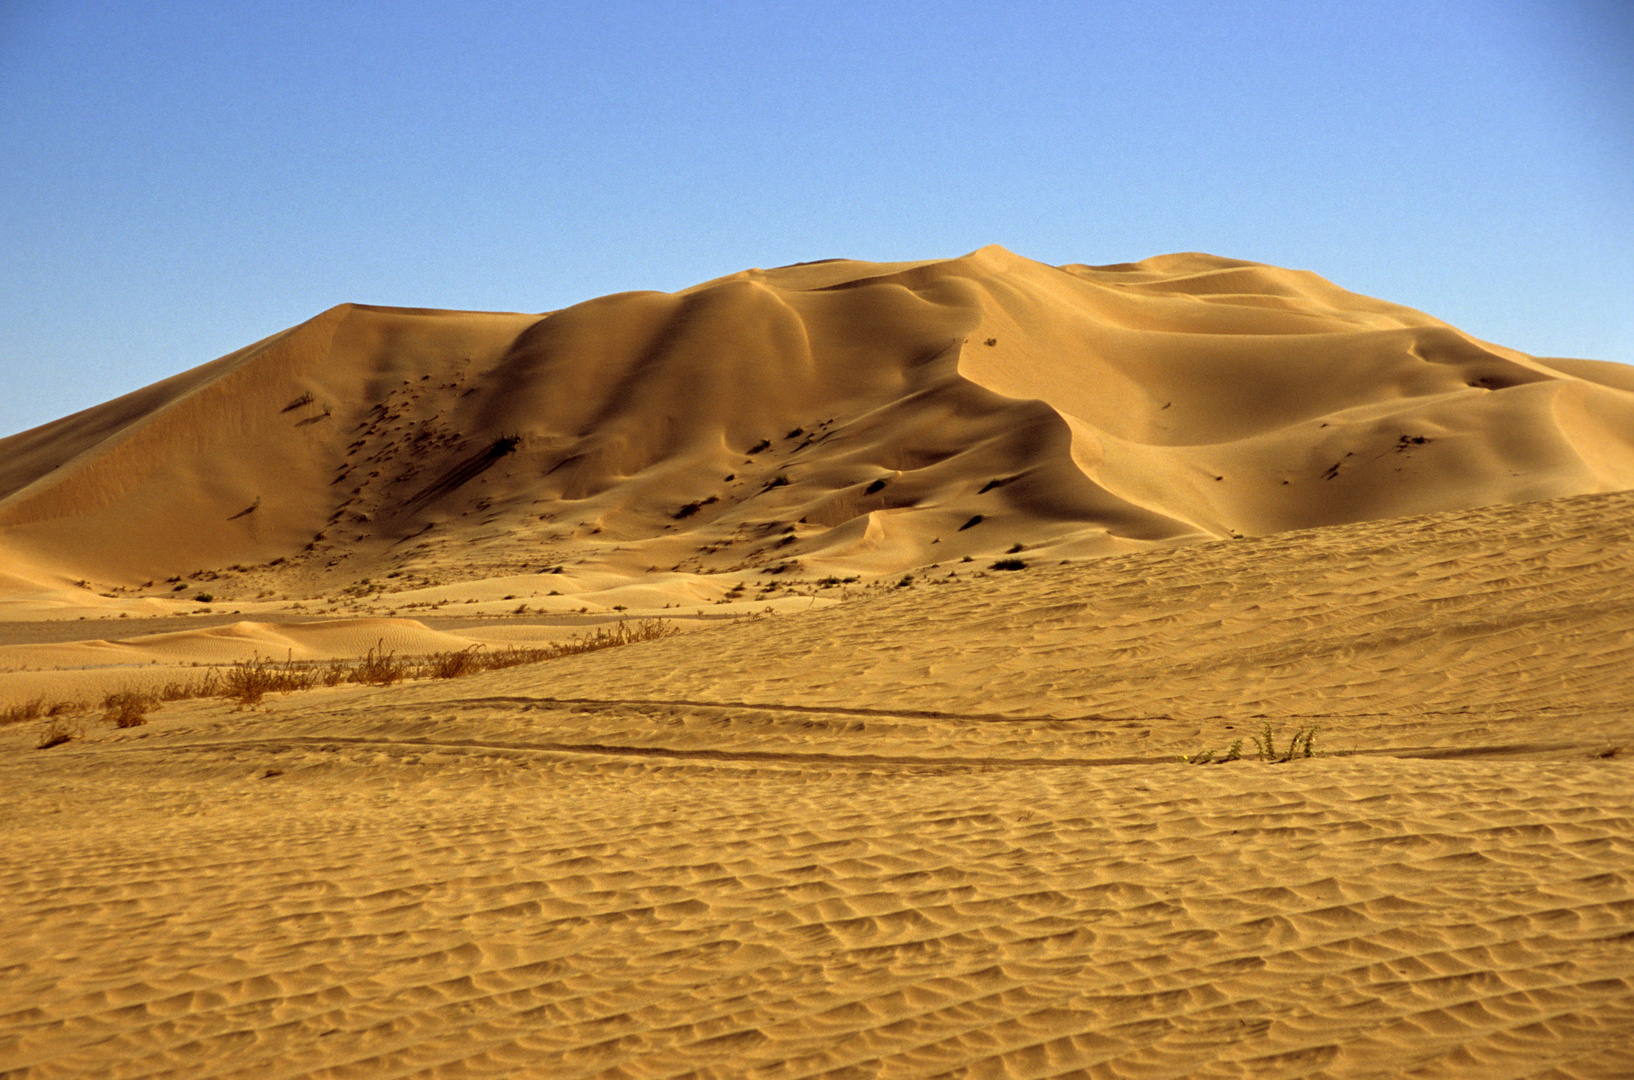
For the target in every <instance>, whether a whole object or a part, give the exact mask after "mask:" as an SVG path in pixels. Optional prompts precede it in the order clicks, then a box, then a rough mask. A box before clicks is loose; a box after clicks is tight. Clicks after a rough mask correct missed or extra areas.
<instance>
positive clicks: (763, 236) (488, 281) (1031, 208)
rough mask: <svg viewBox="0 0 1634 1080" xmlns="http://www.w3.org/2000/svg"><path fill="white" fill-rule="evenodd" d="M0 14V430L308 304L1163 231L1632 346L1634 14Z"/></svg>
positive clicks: (236, 344) (219, 347)
mask: <svg viewBox="0 0 1634 1080" xmlns="http://www.w3.org/2000/svg"><path fill="white" fill-rule="evenodd" d="M1150 11H1151V9H1150V8H1149V7H1147V6H1146V5H1140V4H1135V3H1132V2H1121V3H1108V4H1102V5H1095V6H1094V8H1093V9H1092V10H1085V9H1083V8H1080V7H1076V6H1072V5H1066V4H1038V5H1032V6H1030V7H1029V8H1028V10H1027V11H1025V12H1022V13H1019V14H1017V13H1014V12H1010V11H1007V10H1005V9H1001V8H1000V7H998V6H996V5H993V4H988V3H960V4H955V5H951V6H950V5H940V6H938V7H935V8H932V7H930V6H928V5H896V6H893V7H892V8H890V9H889V10H888V11H886V12H883V13H881V12H878V11H876V10H874V9H872V8H865V7H863V6H862V5H857V4H846V5H840V6H837V7H831V8H829V9H825V12H824V15H823V16H822V18H821V19H816V18H803V17H801V16H799V15H796V14H787V13H782V12H776V13H768V12H765V11H762V10H760V9H758V8H756V7H753V6H750V5H744V4H726V5H721V6H717V7H714V8H711V9H710V11H709V12H707V13H704V14H697V13H692V12H685V13H679V12H675V11H672V10H669V9H666V8H661V7H657V6H654V5H647V4H633V3H625V4H618V5H613V6H602V7H597V8H595V9H590V8H583V9H569V10H565V11H563V10H556V9H552V10H551V11H550V12H548V13H541V12H536V11H532V10H529V9H524V8H518V7H514V6H510V5H502V4H488V5H482V6H481V7H479V8H477V9H475V13H474V14H473V9H472V8H471V7H470V6H469V5H462V6H460V7H458V8H456V7H453V6H452V5H446V4H442V3H433V2H427V3H417V4H411V5H407V6H404V7H402V8H400V9H396V10H394V17H393V19H392V20H391V21H389V22H385V21H381V20H379V19H378V18H376V17H375V16H374V14H373V10H372V9H369V8H366V7H364V6H363V5H356V4H351V5H341V6H338V7H337V6H325V7H324V8H322V9H321V10H320V9H307V8H302V9H291V8H289V7H274V6H271V5H266V4H252V5H250V6H248V7H245V8H240V9H235V10H234V12H233V13H232V14H231V15H226V14H222V13H221V12H220V11H218V10H216V9H213V8H208V7H206V6H204V5H202V4H196V3H187V4H179V5H171V6H168V7H167V8H165V9H164V10H163V11H161V12H158V13H154V12H145V11H143V12H138V11H134V10H131V9H128V8H126V7H122V6H121V5H117V4H111V3H88V4H87V3H73V4H69V3H51V2H40V3H34V4H25V5H15V6H12V7H9V8H8V9H7V10H6V11H5V12H4V13H0V169H3V175H4V176H5V177H6V187H7V190H8V191H9V192H11V193H12V198H11V199H10V200H8V202H9V203H10V205H9V207H8V210H7V212H6V215H5V217H4V219H3V220H4V221H5V226H4V235H5V237H6V242H5V243H4V244H0V266H3V267H4V270H5V274H6V277H7V279H8V280H10V281H12V282H14V283H15V284H14V287H13V288H12V289H11V290H8V291H7V292H6V293H5V295H4V296H3V297H0V325H4V326H5V327H6V328H7V334H6V338H5V340H6V351H5V354H4V356H3V357H0V363H3V364H4V370H5V371H6V372H7V379H6V382H5V384H4V385H5V389H6V390H7V393H6V394H5V395H4V402H3V404H0V436H4V435H10V434H15V433H17V432H20V431H24V430H27V429H30V428H33V427H36V426H38V425H40V424H44V423H48V422H50V421H52V420H55V419H58V418H60V417H63V416H67V415H70V414H72V413H75V412H78V411H80V410H82V409H85V408H89V407H92V406H94V405H97V404H99V403H101V402H104V401H107V400H110V399H112V398H116V397H119V396H120V395H122V394H125V393H129V392H131V391H133V390H136V389H139V388H141V387H143V386H146V385H149V384H151V383H153V382H156V381H159V380H160V379H163V378H167V377H169V376H171V375H174V374H177V373H179V372H182V371H185V370H188V369H190V368H194V367H197V366H198V365H200V364H204V363H207V362H209V361H211V360H213V359H216V358H217V357H219V356H222V355H225V354H227V353H230V352H232V351H234V350H236V349H240V348H243V347H244V346H247V345H250V344H252V343H253V342H255V341H257V340H260V339H262V338H264V337H267V336H269V335H271V334H274V333H277V332H278V331H280V330H283V329H286V328H287V327H290V326H293V325H296V324H298V323H300V322H303V321H305V320H306V319H308V318H311V317H313V316H315V315H317V314H318V313H319V312H321V311H323V310H326V309H327V308H329V307H332V306H334V305H336V304H340V303H347V302H355V303H367V304H377V305H383V306H402V307H433V308H445V309H466V310H493V311H547V310H556V309H560V308H562V307H567V306H570V305H572V304H574V303H578V302H581V301H584V300H589V299H593V298H595V297H598V296H602V295H606V294H608V293H614V292H622V291H633V290H639V289H657V290H661V291H674V290H677V289H682V288H686V287H688V286H691V285H694V284H697V283H699V282H702V281H706V280H709V279H712V278H715V277H720V276H723V275H727V274H731V273H734V272H736V271H739V270H743V269H746V268H749V267H752V266H767V267H769V266H776V265H787V264H790V263H794V262H810V261H815V260H819V259H825V258H850V259H859V260H865V261H906V260H920V259H931V258H952V257H957V256H959V255H961V254H964V253H966V252H969V251H973V250H976V249H979V248H981V247H984V246H986V245H988V244H999V245H1002V246H1003V247H1005V248H1008V249H1009V250H1011V251H1013V252H1015V253H1016V254H1018V255H1022V256H1024V257H1026V258H1029V259H1033V260H1036V261H1039V262H1044V263H1048V264H1051V265H1061V264H1065V263H1086V264H1091V265H1106V264H1111V263H1119V262H1134V261H1139V260H1142V259H1146V258H1149V257H1152V256H1155V255H1160V254H1166V253H1170V252H1175V251H1194V250H1195V251H1206V252H1209V253H1211V254H1215V255H1220V256H1224V257H1228V258H1233V259H1244V260H1249V261H1254V262H1263V263H1269V264H1271V265H1275V266H1283V267H1288V268H1292V269H1301V270H1309V271H1312V272H1314V273H1316V274H1319V275H1321V276H1322V277H1324V278H1327V279H1328V280H1330V281H1332V282H1334V283H1335V284H1336V285H1338V286H1340V287H1341V288H1344V289H1347V290H1350V291H1352V292H1357V293H1362V294H1365V295H1369V296H1374V297H1377V298H1379V299H1382V300H1386V301H1389V302H1391V303H1396V304H1402V305H1405V306H1408V307H1412V308H1417V309H1419V310H1422V311H1425V312H1426V313H1428V314H1430V315H1432V316H1434V317H1436V318H1438V319H1442V320H1444V321H1446V322H1448V323H1450V324H1452V325H1453V326H1456V327H1458V328H1459V329H1461V330H1464V331H1466V332H1468V333H1470V334H1472V335H1474V336H1475V337H1477V338H1480V339H1483V340H1487V341H1492V342H1495V343H1497V344H1500V345H1504V346H1508V347H1511V348H1515V349H1519V350H1522V351H1525V352H1528V353H1532V354H1533V355H1538V356H1544V357H1548V356H1579V357H1586V358H1590V359H1599V360H1611V361H1618V362H1623V363H1629V362H1634V304H1631V303H1630V302H1629V299H1630V297H1634V245H1630V244H1629V243H1628V242H1627V238H1628V237H1629V236H1634V72H1631V71H1630V70H1629V67H1628V65H1627V64H1626V60H1625V58H1626V56H1627V53H1628V47H1629V46H1630V45H1634V29H1631V28H1634V11H1631V9H1629V8H1627V7H1626V6H1624V5H1620V4H1615V3H1608V2H1592V0H1579V2H1576V3H1569V4H1559V3H1557V4H1542V3H1527V2H1521V3H1509V4H1504V5H1491V4H1476V3H1467V2H1461V3H1451V4H1447V5H1442V6H1440V7H1438V8H1436V9H1434V10H1421V9H1420V8H1419V7H1417V6H1413V5H1408V4H1405V3H1373V4H1366V5H1359V6H1355V7H1351V8H1347V9H1345V10H1344V11H1342V12H1337V13H1321V14H1313V13H1312V12H1311V11H1310V10H1308V9H1307V8H1305V7H1304V6H1302V5H1298V4H1293V3H1260V4H1254V5H1251V6H1249V7H1244V8H1234V9H1231V10H1229V11H1218V10H1213V9H1211V8H1209V7H1208V6H1206V5H1203V4H1200V3H1186V4H1183V5H1179V6H1173V5H1171V6H1166V7H1165V8H1164V9H1163V17H1162V18H1154V17H1152V16H1151V15H1150V14H1149V12H1150Z"/></svg>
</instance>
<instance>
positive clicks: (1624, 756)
mask: <svg viewBox="0 0 1634 1080" xmlns="http://www.w3.org/2000/svg"><path fill="white" fill-rule="evenodd" d="M1631 513H1634V495H1629V494H1613V495H1604V496H1591V497H1579V498H1573V499H1564V500H1556V501H1552V502H1542V503H1531V504H1525V505H1519V506H1509V507H1500V508H1492V509H1488V510H1482V511H1477V512H1467V513H1463V514H1447V515H1435V516H1431V517H1426V518H1416V519H1407V520H1399V521H1390V522H1372V523H1365V524H1360V525H1351V526H1344V527H1338V528H1332V529H1325V530H1317V531H1312V532H1305V533H1289V534H1283V535H1280V536H1277V537H1272V538H1265V539H1258V540H1246V541H1226V542H1221V543H1214V544H1198V545H1193V546H1189V547H1186V548H1182V549H1177V550H1162V551H1154V552H1147V553H1142V554H1135V555H1130V556H1126V557H1122V558H1116V559H1106V560H1099V561H1095V562H1091V563H1083V564H1077V565H1072V566H1044V565H1033V566H1030V567H1028V568H1027V569H1025V570H1020V571H1009V572H1006V571H988V570H986V569H985V568H984V565H983V564H980V563H976V564H963V565H962V566H961V567H960V569H959V575H958V577H957V578H956V579H955V580H953V581H950V582H948V583H945V584H934V585H933V584H930V583H929V581H930V580H931V575H924V574H921V575H916V578H915V582H914V583H913V584H910V585H908V586H905V587H903V588H901V589H899V590H896V591H894V592H893V593H892V594H891V595H890V596H888V597H886V598H882V599H864V600H858V601H857V602H855V603H853V604H849V605H843V606H840V607H838V608H832V609H829V610H826V611H816V612H813V613H811V614H810V615H807V616H795V617H788V616H780V617H776V618H768V619H763V620H759V621H756V622H752V623H740V624H737V625H733V626H727V627H722V628H718V629H707V630H701V631H698V632H697V633H694V634H692V635H689V636H688V637H686V638H683V639H669V640H665V641H658V642H651V643H646V644H640V645H632V646H628V647H625V648H622V649H615V650H608V651H604V652H601V653H596V654H591V655H586V656H580V657H573V658H567V659H563V660H560V661H555V662H552V663H549V664H545V665H540V666H537V667H534V668H530V669H512V670H510V671H506V672H496V673H492V674H489V675H483V676H475V677H472V678H469V679H463V680H456V681H453V682H446V683H438V684H435V685H433V684H424V685H414V686H402V687H397V688H393V689H391V690H386V691H366V690H360V689H347V690H340V691H314V692H312V693H311V694H308V695H301V696H292V697H290V698H287V699H283V700H280V701H277V702H275V703H273V705H272V711H271V712H264V711H254V712H238V713H235V712H229V711H227V710H226V709H225V707H223V706H219V705H212V704H210V703H203V702H195V703H188V704H183V705H177V706H172V707H169V708H167V709H166V710H164V711H163V712H160V713H158V714H156V715H155V720H154V723H152V724H150V725H149V726H147V727H143V728H136V729H131V730H127V731H115V730H112V729H108V728H99V729H96V730H94V731H92V732H90V733H89V734H88V736H87V738H85V739H83V740H79V741H75V742H71V743H68V744H66V745H64V746H60V747H56V748H53V749H50V750H46V751H36V750H34V749H32V735H33V733H32V732H22V731H18V730H17V729H15V728H13V729H0V739H3V740H5V741H4V743H3V744H0V783H3V784H4V785H5V790H7V791H8V792H9V793H10V796H11V797H10V798H8V799H7V800H6V802H5V804H4V807H3V809H0V814H3V815H4V822H5V825H4V827H5V830H6V835H7V836H8V843H7V845H5V848H4V850H3V851H0V927H3V928H4V929H3V930H0V934H3V935H4V937H3V940H4V942H5V946H4V957H5V968H4V975H5V977H4V978H3V979H0V1071H4V1070H12V1071H14V1072H15V1073H16V1074H18V1075H27V1076H29V1077H30V1078H31V1080H32V1078H36V1077H68V1076H83V1075H107V1076H115V1077H121V1076H157V1075H178V1074H181V1075H191V1076H200V1077H208V1076H236V1075H242V1076H248V1075H255V1076H268V1077H279V1076H290V1077H293V1076H369V1077H408V1076H431V1075H436V1076H467V1077H483V1076H493V1077H515V1076H538V1077H552V1078H557V1077H613V1076H617V1077H683V1076H686V1077H722V1078H725V1077H743V1076H759V1077H790V1078H793V1077H834V1078H838V1077H856V1076H903V1077H929V1076H940V1075H965V1076H990V1077H999V1078H1005V1080H1009V1078H1017V1080H1019V1078H1023V1077H1027V1078H1041V1077H1083V1076H1090V1077H1150V1078H1158V1077H1174V1078H1178V1077H1210V1076H1220V1077H1229V1076H1272V1077H1381V1078H1382V1077H1399V1076H1403V1075H1411V1076H1420V1077H1449V1078H1467V1077H1539V1078H1542V1077H1550V1078H1564V1077H1601V1078H1614V1077H1626V1076H1628V1075H1630V1074H1631V1073H1634V1050H1631V1047H1634V982H1631V972H1634V935H1631V934H1630V931H1629V927H1630V925H1631V920H1634V775H1631V774H1630V771H1629V769H1630V766H1629V757H1628V755H1629V753H1630V748H1634V721H1631V720H1630V718H1629V714H1628V711H1627V704H1626V703H1627V701H1628V696H1629V688H1630V679H1629V676H1628V674H1627V673H1628V671H1629V670H1630V664H1629V660H1630V656H1629V654H1630V651H1631V650H1634V638H1631V634H1630V627H1631V626H1634V619H1631V618H1630V615H1631V612H1630V605H1631V602H1630V600H1629V599H1628V598H1629V597H1630V596H1634V588H1631V586H1634V559H1631V556H1630V545H1629V541H1628V539H1627V528H1626V525H1627V522H1628V521H1629V520H1630V516H1631ZM943 573H945V570H944V571H939V572H938V573H937V575H936V577H937V578H938V579H940V578H941V575H942V574H943ZM983 575H985V576H983ZM1313 720H1316V721H1319V722H1320V723H1321V725H1322V728H1321V730H1320V732H1319V735H1318V738H1317V741H1316V749H1317V750H1319V751H1335V750H1354V753H1352V754H1348V755H1339V754H1331V755H1326V756H1316V757H1312V758H1299V759H1296V760H1293V761H1289V762H1285V763H1282V764H1270V763H1266V762H1262V761H1257V760H1240V761H1234V762H1231V763H1229V764H1224V765H1194V764H1183V763H1180V762H1179V761H1177V760H1176V757H1177V755H1180V754H1187V755H1195V753H1196V752H1197V751H1199V750H1202V749H1204V748H1208V747H1213V748H1215V749H1224V748H1225V747H1226V745H1227V744H1228V743H1229V741H1230V740H1231V739H1232V738H1234V737H1239V736H1247V735H1252V734H1253V733H1255V732H1256V731H1258V730H1259V729H1260V728H1261V726H1262V725H1264V724H1265V723H1266V722H1267V721H1269V723H1270V724H1271V725H1272V726H1273V727H1274V729H1275V731H1276V733H1277V735H1278V743H1279V746H1280V745H1281V744H1282V743H1283V742H1285V741H1286V740H1287V738H1288V737H1289V736H1290V735H1291V734H1292V733H1293V731H1294V729H1295V728H1297V727H1300V726H1302V725H1308V724H1309V723H1311V722H1312V721H1313ZM1246 751H1247V755H1246V756H1247V758H1249V759H1252V758H1253V756H1254V750H1253V747H1252V746H1251V745H1250V746H1248V747H1247V748H1246Z"/></svg>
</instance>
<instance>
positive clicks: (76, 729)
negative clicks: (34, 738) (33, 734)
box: [35, 716, 85, 750]
mask: <svg viewBox="0 0 1634 1080" xmlns="http://www.w3.org/2000/svg"><path fill="white" fill-rule="evenodd" d="M83 734H85V728H84V727H83V726H81V725H80V724H78V723H75V722H74V721H71V720H69V719H68V718H66V717H64V716H53V717H51V718H50V719H48V720H46V722H45V723H44V724H41V725H40V741H39V742H38V743H36V744H35V747H36V748H37V749H40V750H49V749H51V748H52V747H53V746H61V745H62V744H63V743H65V742H72V741H73V740H75V739H77V738H79V737H80V736H81V735H83Z"/></svg>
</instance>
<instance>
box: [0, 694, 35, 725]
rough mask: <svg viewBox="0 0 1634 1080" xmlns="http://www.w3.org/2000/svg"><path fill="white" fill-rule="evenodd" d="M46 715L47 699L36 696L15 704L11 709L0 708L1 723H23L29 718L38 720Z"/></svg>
mask: <svg viewBox="0 0 1634 1080" xmlns="http://www.w3.org/2000/svg"><path fill="white" fill-rule="evenodd" d="M44 715H46V704H45V699H44V698H35V699H34V700H32V701H25V702H23V703H22V704H21V705H13V706H11V707H10V708H9V709H0V724H22V723H26V722H28V721H29V720H38V719H39V718H40V717H42V716H44Z"/></svg>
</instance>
